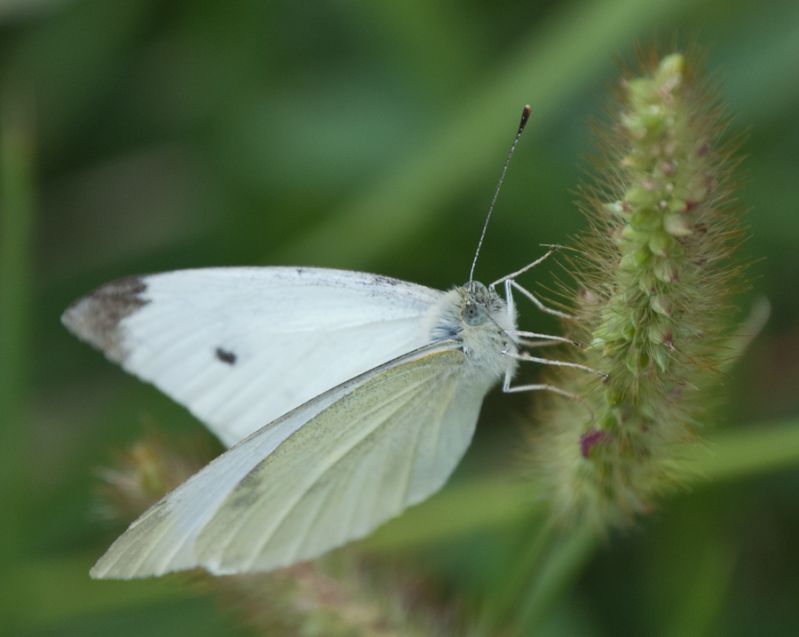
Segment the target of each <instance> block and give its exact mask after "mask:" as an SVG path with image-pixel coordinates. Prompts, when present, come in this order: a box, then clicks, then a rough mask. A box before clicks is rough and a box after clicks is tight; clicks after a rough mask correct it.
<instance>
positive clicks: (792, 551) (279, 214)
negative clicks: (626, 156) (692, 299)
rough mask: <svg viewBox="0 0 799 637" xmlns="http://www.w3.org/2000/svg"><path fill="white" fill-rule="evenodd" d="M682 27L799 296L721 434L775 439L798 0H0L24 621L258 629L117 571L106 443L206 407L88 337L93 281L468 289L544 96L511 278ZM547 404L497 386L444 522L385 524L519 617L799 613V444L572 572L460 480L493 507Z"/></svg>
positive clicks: (5, 473)
mask: <svg viewBox="0 0 799 637" xmlns="http://www.w3.org/2000/svg"><path fill="white" fill-rule="evenodd" d="M675 35H676V40H677V41H678V42H680V43H683V44H691V43H698V44H699V45H700V46H701V47H702V48H704V49H706V50H707V53H708V55H707V66H708V67H709V68H710V69H711V71H712V72H713V73H714V74H715V75H716V76H717V77H718V78H719V79H720V80H721V81H722V84H721V86H722V89H721V92H722V95H723V97H724V99H725V101H726V102H727V103H728V105H729V108H730V110H731V112H732V113H733V114H734V119H733V124H732V131H731V132H732V133H733V134H735V133H740V132H743V131H748V134H749V136H748V140H747V141H746V143H745V145H744V151H743V152H744V154H745V155H746V156H747V158H746V161H745V165H744V166H745V167H744V172H743V175H744V184H743V189H742V190H741V195H740V196H741V205H742V208H743V209H744V210H746V211H748V212H747V213H746V217H745V222H746V224H747V225H748V226H749V227H750V230H751V233H750V234H751V238H750V239H749V240H748V241H747V243H746V245H745V246H744V249H743V251H742V254H741V259H742V260H754V264H753V266H752V267H751V270H750V272H751V279H752V282H753V284H752V288H753V289H752V290H751V291H750V292H749V293H747V294H748V295H747V296H746V297H745V298H744V299H742V302H741V307H742V308H747V307H749V306H750V305H751V304H752V302H753V300H754V299H755V298H757V297H760V296H765V297H767V298H768V299H769V300H770V302H771V304H772V316H771V319H770V321H769V323H768V325H767V327H766V329H765V331H764V333H763V334H762V335H761V336H760V337H759V338H758V339H757V341H756V342H755V343H754V344H753V346H752V347H751V349H750V351H749V352H748V353H747V355H746V356H745V358H744V359H743V360H742V361H741V362H740V363H739V364H738V366H737V367H736V368H735V370H734V372H733V373H732V374H731V376H730V377H729V378H727V379H725V381H724V387H723V395H724V396H725V401H724V404H723V407H721V408H720V409H718V410H717V411H716V412H715V416H714V421H716V422H718V423H720V424H721V425H722V427H719V429H718V430H717V431H714V432H713V434H711V435H710V437H711V439H713V438H714V436H715V435H716V433H718V435H719V436H721V435H722V433H723V431H722V429H723V430H724V431H728V432H729V431H732V432H742V433H743V434H746V435H751V437H750V438H745V439H744V443H742V446H741V447H740V448H739V451H740V455H741V457H746V456H747V455H748V451H747V449H748V447H747V445H748V444H749V442H746V441H755V442H752V444H753V445H754V446H755V447H756V445H757V443H756V441H757V439H758V433H759V431H762V432H764V433H763V435H764V436H766V435H770V434H769V432H771V431H772V429H773V425H783V427H785V426H787V427H790V426H791V425H793V427H794V428H795V427H797V426H799V393H798V392H797V388H798V387H799V363H797V360H798V359H799V320H797V319H798V318H799V294H797V281H799V214H798V213H799V208H798V207H797V204H796V200H797V194H798V192H799V191H797V170H798V169H799V125H797V112H799V82H798V81H797V78H799V3H797V2H796V1H795V0H785V1H784V2H779V1H776V0H775V1H770V2H734V1H733V2H730V1H727V0H711V1H702V2H700V1H688V0H649V1H647V2H630V1H620V0H604V1H598V0H597V1H565V2H520V1H518V0H503V1H500V2H492V3H488V2H476V1H474V0H466V1H461V2H456V1H455V0H442V1H440V2H424V1H421V0H420V1H411V2H318V3H303V2H288V1H283V2H257V1H254V0H253V1H249V2H247V1H238V0H236V1H230V2H217V3H213V2H193V3H192V2H185V3H182V2H155V1H152V0H128V1H126V2H108V1H101V0H92V1H81V2H75V1H71V0H35V1H34V0H28V1H25V0H19V1H16V2H15V1H12V0H4V1H3V2H0V135H2V155H1V159H0V169H1V181H0V188H1V190H0V223H1V224H2V225H0V233H1V234H0V286H1V287H0V303H2V305H0V347H2V349H1V350H0V421H1V422H0V466H2V469H0V482H1V484H0V496H2V503H3V513H2V516H1V517H0V520H2V521H0V525H2V526H1V527H0V528H2V537H0V560H1V561H0V598H2V605H0V612H1V613H2V615H0V634H3V635H5V634H9V635H24V636H31V637H32V636H44V635H107V634H112V633H113V634H114V635H115V636H116V637H124V636H127V635H143V634H146V635H173V634H178V633H179V632H183V633H185V634H193V635H234V634H235V635H239V634H248V633H247V632H246V631H245V630H244V629H242V628H239V627H237V626H236V623H235V620H234V619H233V618H231V617H230V616H229V615H228V614H226V613H224V612H222V611H220V610H219V609H217V608H216V607H215V606H214V605H213V603H211V602H210V601H208V599H207V598H205V597H203V596H202V595H200V594H198V593H197V592H195V591H191V590H188V589H185V588H183V587H181V586H180V584H179V583H177V582H175V581H170V580H167V581H147V582H141V583H115V582H111V583H107V582H106V583H103V582H99V583H98V582H92V581H90V580H89V579H88V569H89V567H90V566H91V564H92V563H93V561H94V560H95V559H96V558H97V557H98V556H99V555H100V554H101V552H102V551H103V550H104V549H105V547H106V546H107V545H108V543H109V542H110V540H111V539H112V538H113V535H114V530H113V529H109V528H107V527H105V526H103V525H102V524H100V523H98V522H97V521H95V520H94V519H93V517H92V507H93V491H92V489H93V485H94V483H95V480H96V479H95V472H96V469H97V467H98V466H101V465H103V464H106V463H108V462H109V459H110V458H111V456H112V453H113V450H114V449H117V448H119V447H120V446H122V445H123V444H124V443H125V442H126V441H130V440H133V439H135V438H136V437H137V436H138V435H139V434H140V433H141V431H142V428H143V426H144V424H145V423H148V422H151V423H156V425H157V426H158V427H161V428H163V429H166V430H169V431H173V432H177V431H193V430H196V429H198V428H199V427H200V425H198V424H197V423H196V422H194V421H193V420H192V418H191V417H190V416H189V415H188V414H187V413H186V412H185V411H184V410H182V409H181V408H179V407H177V406H176V405H174V404H172V403H171V402H170V401H169V400H168V399H166V398H164V397H163V396H161V395H159V394H158V392H157V391H156V390H154V389H153V388H151V387H149V386H146V385H144V384H142V383H139V382H137V381H136V380H134V379H132V378H130V377H127V376H126V375H125V374H124V373H123V372H122V371H120V370H118V369H117V368H115V367H113V366H112V365H110V364H109V363H107V362H106V361H105V360H104V359H103V358H102V357H101V356H100V355H98V354H97V353H95V352H93V351H91V350H90V349H89V348H88V347H86V346H84V345H82V344H80V343H79V342H78V341H77V340H76V339H74V338H73V337H71V336H70V335H69V334H67V332H66V331H65V330H64V329H63V328H62V327H61V325H60V323H59V315H60V313H61V311H62V310H63V309H64V308H65V306H66V305H67V304H68V303H69V302H70V301H72V300H73V299H74V298H76V297H77V296H79V295H81V294H84V293H86V292H87V291H89V290H90V289H92V288H93V287H95V286H97V285H99V284H101V283H104V282H106V281H108V280H111V279H113V278H115V277H118V276H123V275H127V274H134V273H144V272H153V271H159V270H168V269H174V268H182V267H192V266H208V265H231V264H264V265H267V264H269V265H271V264H303V265H321V266H335V267H342V268H348V269H365V270H370V271H375V272H380V273H384V274H389V275H393V276H396V277H400V278H403V279H408V280H412V281H417V282H420V283H424V284H427V285H431V286H434V287H447V286H450V285H453V284H456V283H461V282H462V281H463V280H464V279H465V277H466V275H467V271H468V266H469V263H470V259H471V256H472V253H473V249H474V244H475V242H476V240H477V237H478V234H479V228H480V224H481V221H482V217H483V215H484V213H485V209H486V206H487V203H488V201H489V200H490V196H491V193H492V190H493V187H494V184H495V181H496V178H497V176H498V174H499V171H500V168H501V162H502V160H503V157H504V155H505V153H506V152H507V147H508V144H509V143H510V139H511V136H512V133H513V131H514V127H515V126H516V123H517V118H518V115H519V111H520V108H521V106H522V105H523V104H524V103H526V102H529V103H530V104H532V105H533V110H534V113H533V117H532V120H531V122H530V125H529V126H528V129H527V133H526V136H525V138H524V139H523V141H522V144H521V146H520V147H519V150H518V152H517V153H516V157H515V159H514V164H513V165H512V167H511V169H510V173H509V176H508V179H507V182H506V186H505V189H504V192H503V193H502V196H501V197H500V202H499V206H498V208H497V211H496V215H495V217H494V221H493V222H492V226H491V228H490V230H489V233H488V237H487V243H486V245H485V249H484V252H483V256H482V260H481V262H480V264H479V267H478V275H479V276H480V277H482V278H485V279H493V278H496V277H498V276H500V275H502V274H504V273H506V272H508V271H510V270H511V269H514V268H516V267H518V266H520V265H521V264H524V263H527V262H528V261H530V260H531V259H532V258H534V257H535V256H537V255H538V254H540V253H541V249H540V248H539V247H538V244H539V243H546V242H549V243H555V242H557V243H567V242H568V241H569V237H570V236H571V235H572V234H573V233H574V232H576V231H577V230H579V229H580V228H581V227H582V224H583V221H582V219H581V217H580V215H579V213H578V212H577V210H576V207H575V205H574V203H573V200H574V198H575V195H574V191H575V189H576V187H577V184H578V183H579V181H580V179H581V176H582V174H583V170H584V167H585V165H586V162H585V161H584V160H585V158H586V157H587V156H588V155H590V153H591V149H592V143H593V141H592V137H591V133H590V128H589V125H588V124H589V121H590V120H591V119H592V118H595V117H597V116H599V115H601V113H602V112H603V109H604V106H605V104H606V100H607V93H608V88H609V87H610V86H612V83H613V81H614V78H616V77H617V74H618V65H617V63H618V61H619V59H622V60H628V61H629V60H632V59H634V54H633V52H634V49H635V45H636V44H642V45H645V46H646V45H647V44H648V43H651V42H653V41H655V42H666V43H670V42H672V41H674V39H675ZM666 48H668V47H665V48H664V50H665V49H666ZM549 272H551V270H550V271H549ZM539 277H543V280H546V278H547V272H546V271H544V272H541V273H540V274H539ZM525 318H526V320H527V325H531V323H530V322H531V321H532V322H533V323H532V324H533V325H535V327H537V328H541V329H546V328H551V329H556V328H555V326H554V325H553V324H552V323H550V322H549V321H547V320H545V319H544V318H542V317H541V316H540V315H539V314H536V313H535V312H533V311H532V310H530V311H529V312H527V313H526V317H525ZM529 401H530V398H529V397H524V396H516V397H512V398H511V397H501V396H498V395H492V396H491V397H489V399H488V400H487V403H486V406H485V408H484V412H483V416H482V419H481V424H480V426H479V432H478V435H477V439H476V441H475V444H474V445H473V447H472V449H471V450H470V452H469V454H468V457H467V459H466V461H465V463H464V466H463V467H462V468H461V469H460V470H459V472H458V474H457V476H456V478H455V480H454V481H453V482H454V484H453V485H451V486H450V487H448V488H447V489H445V491H444V492H443V493H442V494H441V495H440V496H437V497H436V498H435V499H434V500H436V501H437V502H438V504H437V503H436V501H434V502H432V503H431V507H430V508H429V509H428V511H429V512H430V513H429V515H430V516H431V518H426V517H424V516H422V517H416V518H413V517H411V518H410V519H411V520H412V521H413V520H421V522H420V523H419V524H420V525H421V527H424V528H423V529H422V531H421V532H420V531H419V528H417V527H415V526H413V524H410V523H407V522H406V523H405V525H404V526H403V522H402V520H400V521H399V522H397V523H392V524H394V527H393V528H394V530H393V531H392V528H389V529H388V530H387V532H386V533H385V534H384V535H383V536H382V537H384V538H387V539H386V541H385V542H383V543H382V544H381V543H380V542H377V543H376V545H375V546H382V548H381V549H380V550H382V551H386V552H388V553H392V554H396V555H399V556H400V557H402V558H404V559H406V560H407V562H409V563H411V564H418V567H419V569H421V570H424V568H427V569H432V570H434V571H435V572H436V575H435V577H436V579H437V581H440V582H441V586H442V588H443V589H446V590H447V591H448V592H449V594H450V595H451V596H452V597H454V598H455V599H458V600H460V602H461V603H462V604H463V605H464V606H465V607H467V609H468V608H474V609H479V608H483V607H486V606H487V607H489V608H492V607H493V608H495V609H501V613H502V614H503V615H504V616H505V617H507V618H510V619H509V623H510V624H512V625H513V626H514V627H515V631H516V632H515V633H512V634H524V635H527V634H543V635H567V634H569V635H620V634H631V635H632V634H636V635H669V636H671V635H717V634H724V635H796V634H799V545H797V543H796V537H797V536H799V501H798V500H799V498H798V497H797V496H798V495H799V466H798V465H797V464H795V463H794V464H792V465H791V464H790V463H789V462H788V461H786V460H783V461H779V460H774V461H773V462H772V460H770V459H769V457H764V458H765V459H763V460H762V461H761V462H760V463H759V464H758V463H757V460H755V464H757V467H755V468H754V469H752V468H750V469H749V470H740V471H737V470H733V471H731V472H729V474H725V476H726V478H725V479H724V480H718V481H710V482H707V483H706V482H702V481H701V480H700V481H698V482H697V483H696V484H695V485H694V486H693V488H692V489H686V490H684V492H681V493H680V494H678V495H677V496H676V497H673V498H671V499H669V500H668V501H666V502H664V503H663V506H662V507H661V509H660V510H659V511H657V512H655V513H654V514H653V515H652V516H651V517H650V518H649V519H647V520H643V521H642V522H641V523H640V524H639V526H638V527H637V528H636V529H633V530H631V531H629V532H627V533H622V534H618V535H617V536H615V537H612V538H611V539H610V540H609V541H608V542H606V543H604V544H603V545H601V546H600V547H599V548H598V549H596V550H594V548H593V547H591V548H590V549H588V550H585V551H582V549H579V547H578V549H577V550H576V555H577V556H576V557H574V555H572V558H573V562H572V563H570V565H567V566H566V567H562V568H561V570H560V571H559V572H560V575H561V576H562V577H561V578H560V579H557V578H555V579H554V580H552V578H550V581H549V584H548V588H547V589H546V590H545V591H543V592H542V590H541V587H540V585H538V584H535V581H534V580H535V577H536V576H537V575H538V573H532V576H531V577H532V579H531V578H528V577H526V576H525V574H524V573H523V572H522V574H521V575H519V573H518V571H517V570H514V567H515V565H516V563H517V561H518V556H519V555H524V554H525V549H526V548H527V547H529V545H530V543H531V542H532V538H533V533H532V531H531V528H532V527H533V526H534V525H535V521H531V517H530V515H528V514H527V513H526V511H525V510H524V508H523V507H518V506H515V505H511V504H509V505H508V506H507V508H505V509H502V506H503V505H502V504H501V502H500V504H497V503H496V501H494V502H493V504H494V508H497V507H499V508H500V509H502V510H501V511H499V512H497V513H496V515H495V516H494V518H492V517H491V514H486V516H487V518H486V519H482V518H483V517H484V516H482V515H481V514H480V510H479V509H478V510H477V511H476V512H475V511H474V510H473V511H472V512H471V513H469V512H468V511H467V512H466V514H465V519H464V520H462V521H458V520H460V518H459V513H457V512H455V513H453V510H452V507H451V506H450V505H452V503H453V502H456V503H457V502H461V503H463V506H465V507H467V508H470V509H474V507H475V506H480V505H479V504H475V503H476V502H485V500H481V499H477V500H476V499H475V498H474V497H470V493H471V494H472V495H473V494H474V493H479V491H475V492H470V491H469V489H471V488H472V487H470V485H474V484H477V485H480V484H482V482H481V481H484V480H489V481H490V480H493V479H494V476H501V475H507V474H508V472H509V471H511V467H512V462H511V459H515V458H516V456H517V451H518V447H519V431H520V428H521V427H522V426H525V425H527V426H529V423H525V420H526V418H525V415H526V413H528V410H529ZM794 431H796V429H794ZM752 434H753V435H752ZM796 439H797V438H796V436H793V438H792V440H793V441H796ZM753 448H754V447H753ZM791 453H792V451H791V450H790V449H788V450H787V454H786V455H790V454H791ZM753 454H754V452H753ZM474 488H477V487H474ZM514 488H516V489H518V488H519V487H518V485H517V486H516V487H514ZM459 489H460V491H459ZM492 493H493V492H492ZM453 494H456V495H457V494H460V496H464V494H465V497H462V498H461V500H457V499H453V498H455V496H454V495H453ZM514 497H516V498H517V499H516V502H517V503H518V501H519V499H518V497H517V496H514ZM530 497H531V498H532V496H530ZM448 498H449V499H448ZM499 500H500V501H501V497H500V498H499ZM447 503H449V504H447ZM448 506H449V508H448ZM486 506H488V505H487V504H486ZM490 508H491V507H489V509H490ZM412 513H413V512H412ZM435 516H439V518H441V519H439V520H436V518H435ZM431 520H432V521H431ZM453 520H455V521H454V522H453ZM484 523H485V524H484ZM437 524H439V527H440V528H443V529H444V531H443V532H441V533H439V534H438V537H436V533H435V532H433V531H431V532H430V533H429V534H428V536H429V537H426V536H425V533H424V529H435V528H437V527H436V525H437ZM447 524H450V526H447ZM404 529H405V530H404ZM407 529H411V530H413V529H416V531H415V532H417V535H419V534H420V537H416V538H415V539H413V540H410V539H407V541H406V539H403V538H404V537H405V536H404V534H405V533H406V530H407ZM411 535H413V533H411ZM581 551H582V552H581ZM567 557H568V556H567ZM423 558H424V559H423ZM567 561H568V560H567ZM423 564H424V565H425V566H424V567H423ZM556 566H557V565H556ZM534 570H535V569H534ZM553 582H554V583H553ZM508 591H510V592H508ZM503 595H505V597H504V598H502V596H503ZM492 605H493V606H492ZM495 612H500V611H495Z"/></svg>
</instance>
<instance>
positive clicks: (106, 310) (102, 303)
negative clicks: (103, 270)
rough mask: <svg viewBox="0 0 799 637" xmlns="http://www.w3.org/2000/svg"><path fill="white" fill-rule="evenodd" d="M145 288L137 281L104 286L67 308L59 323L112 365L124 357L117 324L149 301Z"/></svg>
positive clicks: (141, 280) (136, 278)
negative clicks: (111, 361) (106, 357)
mask: <svg viewBox="0 0 799 637" xmlns="http://www.w3.org/2000/svg"><path fill="white" fill-rule="evenodd" d="M146 291H147V284H146V283H145V281H144V279H142V278H140V277H126V278H124V279H119V280H118V281H113V282H111V283H107V284H106V285H103V286H102V287H100V288H97V289H96V290H95V291H94V292H92V293H91V294H89V295H88V296H84V297H83V298H82V299H79V300H77V301H76V302H75V303H73V304H72V305H70V306H69V307H68V308H67V310H66V311H65V312H64V314H63V315H62V316H61V321H62V322H63V323H64V325H65V326H66V327H67V329H69V330H70V331H71V332H72V333H73V334H75V335H76V336H77V337H78V338H80V339H81V340H84V341H86V342H87V343H89V344H91V345H93V346H94V347H96V348H98V349H100V350H102V351H103V352H105V353H106V355H107V356H108V357H109V358H111V359H112V360H115V361H118V362H119V361H122V360H124V358H125V356H126V352H125V351H124V347H123V344H122V338H121V336H122V335H121V331H120V328H119V324H120V323H121V322H122V320H123V319H125V318H126V317H128V316H130V315H131V314H133V313H135V312H136V311H138V310H139V309H140V308H142V307H143V306H145V305H147V303H149V301H148V300H147V299H146V298H145V297H144V294H145V292H146Z"/></svg>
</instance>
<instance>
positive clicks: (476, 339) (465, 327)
mask: <svg viewBox="0 0 799 637" xmlns="http://www.w3.org/2000/svg"><path fill="white" fill-rule="evenodd" d="M428 326H429V329H430V335H431V337H432V338H433V339H434V340H438V339H441V340H450V339H451V340H456V341H459V342H460V343H461V346H462V348H463V351H464V353H465V354H466V355H467V357H468V358H469V359H470V360H471V361H472V362H474V363H475V365H476V367H478V368H480V369H484V370H486V371H490V374H491V375H492V376H494V375H495V374H496V375H501V374H503V373H504V372H505V370H506V368H507V366H508V365H511V364H512V363H511V361H512V359H511V358H509V357H508V356H506V353H507V352H512V351H515V349H516V347H515V345H514V343H513V339H512V338H511V337H510V335H509V333H510V332H512V331H514V330H515V329H516V316H515V314H514V312H513V311H511V310H510V309H509V308H508V305H507V304H506V303H505V301H504V300H503V299H502V298H501V297H500V296H499V295H498V294H497V293H496V292H495V291H494V290H491V289H489V288H487V287H486V286H485V285H483V284H482V283H478V282H477V281H472V282H470V283H467V284H466V285H463V286H460V287H456V288H454V289H452V290H450V291H449V292H447V293H446V294H445V295H444V296H443V297H442V298H441V301H440V302H439V303H438V304H437V305H436V306H435V307H434V308H433V309H432V311H431V314H430V315H429V322H428Z"/></svg>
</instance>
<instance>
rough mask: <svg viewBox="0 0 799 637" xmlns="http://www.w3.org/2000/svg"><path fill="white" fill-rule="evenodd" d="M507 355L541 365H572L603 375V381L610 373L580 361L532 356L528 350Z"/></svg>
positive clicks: (574, 367) (575, 367) (507, 354)
mask: <svg viewBox="0 0 799 637" xmlns="http://www.w3.org/2000/svg"><path fill="white" fill-rule="evenodd" d="M505 356H509V357H510V358H514V359H516V360H517V361H522V362H528V363H538V364H539V365H553V366H555V367H571V368H572V369H581V370H583V371H584V372H589V373H591V374H596V375H597V376H599V377H601V378H602V380H603V381H605V380H607V379H608V375H607V374H606V373H605V372H602V371H600V370H598V369H594V368H593V367H589V366H588V365H582V364H580V363H572V362H570V361H559V360H557V359H554V358H541V357H540V356H532V355H531V354H528V353H527V352H518V353H517V352H505Z"/></svg>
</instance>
